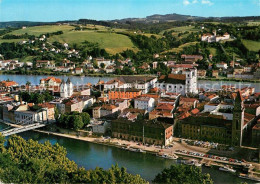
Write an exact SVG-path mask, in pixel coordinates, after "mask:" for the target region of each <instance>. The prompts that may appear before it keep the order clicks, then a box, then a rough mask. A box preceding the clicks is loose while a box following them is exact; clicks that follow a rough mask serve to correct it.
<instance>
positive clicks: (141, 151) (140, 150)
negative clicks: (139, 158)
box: [137, 149, 146, 153]
mask: <svg viewBox="0 0 260 184" xmlns="http://www.w3.org/2000/svg"><path fill="white" fill-rule="evenodd" d="M137 152H140V153H146V151H145V150H142V149H137Z"/></svg>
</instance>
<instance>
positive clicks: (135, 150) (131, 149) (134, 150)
mask: <svg viewBox="0 0 260 184" xmlns="http://www.w3.org/2000/svg"><path fill="white" fill-rule="evenodd" d="M128 150H129V151H133V152H138V149H135V148H129V149H128Z"/></svg>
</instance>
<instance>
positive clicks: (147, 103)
mask: <svg viewBox="0 0 260 184" xmlns="http://www.w3.org/2000/svg"><path fill="white" fill-rule="evenodd" d="M154 106H155V100H154V98H150V97H139V98H136V99H135V100H134V107H135V108H136V109H143V110H146V111H148V112H150V111H152V110H153V109H154Z"/></svg>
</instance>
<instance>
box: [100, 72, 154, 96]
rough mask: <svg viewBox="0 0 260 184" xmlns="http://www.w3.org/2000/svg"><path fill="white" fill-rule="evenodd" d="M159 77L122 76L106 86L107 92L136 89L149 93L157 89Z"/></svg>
mask: <svg viewBox="0 0 260 184" xmlns="http://www.w3.org/2000/svg"><path fill="white" fill-rule="evenodd" d="M156 82H157V77H146V76H121V77H118V78H115V79H112V80H110V81H108V82H106V83H105V84H104V89H105V90H113V89H117V88H121V89H122V88H123V89H127V88H135V89H140V90H142V93H148V92H149V90H150V89H152V88H154V87H156Z"/></svg>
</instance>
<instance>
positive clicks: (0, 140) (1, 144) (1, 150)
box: [0, 133, 5, 153]
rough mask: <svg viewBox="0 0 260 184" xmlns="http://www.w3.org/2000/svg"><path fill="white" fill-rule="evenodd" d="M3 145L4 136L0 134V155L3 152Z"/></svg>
mask: <svg viewBox="0 0 260 184" xmlns="http://www.w3.org/2000/svg"><path fill="white" fill-rule="evenodd" d="M4 143H5V138H4V136H2V134H1V133H0V153H1V152H3V151H4V149H5V148H4Z"/></svg>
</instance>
